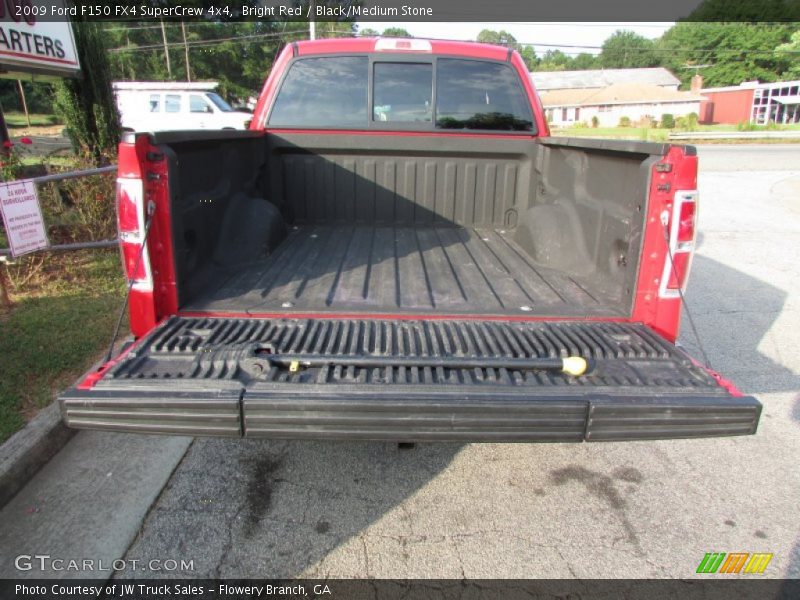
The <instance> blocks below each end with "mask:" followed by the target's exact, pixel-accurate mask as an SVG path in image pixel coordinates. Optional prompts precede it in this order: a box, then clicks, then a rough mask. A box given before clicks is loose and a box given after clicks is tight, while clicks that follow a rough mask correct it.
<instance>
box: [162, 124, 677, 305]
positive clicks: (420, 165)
mask: <svg viewBox="0 0 800 600" xmlns="http://www.w3.org/2000/svg"><path fill="white" fill-rule="evenodd" d="M161 138H162V140H163V143H164V144H165V145H166V146H167V147H168V148H167V155H168V157H169V159H170V161H171V177H170V189H171V192H172V215H173V234H174V245H175V250H176V253H175V256H176V271H177V276H178V290H179V304H180V305H185V304H186V303H188V302H190V301H191V300H192V299H193V298H194V297H195V296H196V295H197V294H199V293H200V292H202V291H203V290H205V289H207V288H208V287H209V286H210V285H214V282H215V281H216V280H217V279H218V277H219V273H220V269H222V270H224V269H226V268H233V267H236V266H237V265H239V264H242V263H243V262H246V261H248V260H252V261H258V260H263V258H264V257H265V256H267V255H269V254H270V253H271V252H273V251H274V250H275V248H276V247H277V246H278V245H279V244H280V242H281V241H282V239H283V236H285V232H286V231H287V230H288V229H289V228H291V227H292V226H294V225H301V226H302V225H309V224H316V225H328V224H330V225H333V224H337V223H346V224H364V225H376V226H383V225H385V226H398V227H399V226H403V227H408V226H413V227H427V226H436V227H467V228H492V229H497V230H501V231H504V232H506V233H508V234H510V235H511V236H512V239H513V240H514V241H515V242H516V243H517V244H518V245H519V246H520V247H521V248H522V249H523V250H524V251H525V252H526V253H527V255H528V256H527V257H526V259H527V260H529V261H530V262H531V263H532V264H533V265H536V266H541V267H545V268H553V269H558V270H560V271H563V272H565V273H568V274H570V275H575V276H580V277H581V278H582V279H581V281H582V285H584V286H587V285H588V286H589V288H590V289H588V290H587V291H589V292H590V293H591V292H592V291H593V290H596V291H597V292H598V295H604V296H605V297H609V298H611V299H612V301H613V302H615V303H616V307H615V308H616V311H617V314H619V311H620V310H621V311H622V312H623V313H628V312H629V311H630V308H631V304H632V296H633V291H634V290H635V288H636V286H635V282H636V276H637V269H638V261H639V254H640V248H641V236H642V229H643V219H644V214H645V209H646V202H647V190H648V185H649V173H650V169H651V166H652V163H653V161H655V160H658V158H659V157H660V156H661V155H662V154H663V152H664V151H665V149H664V148H663V147H662V146H660V145H655V144H643V143H636V142H633V143H625V142H623V143H615V142H594V141H588V140H587V141H585V143H584V142H580V143H579V142H576V141H570V142H567V141H561V140H556V139H553V138H544V139H540V140H531V139H530V138H524V137H520V138H506V137H504V138H492V137H486V136H484V137H481V136H459V137H440V136H418V135H392V134H385V135H383V134H381V135H372V134H371V135H358V134H352V133H341V134H307V133H281V134H266V135H262V136H260V137H259V136H253V135H233V134H228V135H227V136H225V135H223V136H220V135H217V136H216V139H212V140H207V141H201V140H199V139H197V138H196V137H193V136H188V135H187V136H186V137H185V139H183V138H182V137H181V135H180V134H172V135H169V136H166V135H162V136H161ZM155 141H156V142H157V143H158V142H159V141H160V140H159V139H158V137H157V138H156V139H155Z"/></svg>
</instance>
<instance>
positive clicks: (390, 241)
mask: <svg viewBox="0 0 800 600" xmlns="http://www.w3.org/2000/svg"><path fill="white" fill-rule="evenodd" d="M211 280H212V281H214V283H213V284H212V285H209V286H208V288H209V289H208V290H207V291H206V292H204V293H202V294H200V295H199V296H198V297H197V298H196V299H195V300H194V301H192V302H190V303H189V304H188V305H186V306H184V307H183V308H184V310H202V311H228V312H230V311H233V312H239V311H241V312H250V313H259V312H270V311H287V310H289V311H291V310H297V311H328V310H330V311H339V312H341V311H370V312H384V313H386V312H390V313H398V312H425V311H437V312H447V313H448V314H468V313H482V314H509V313H511V314H537V315H538V314H541V315H548V316H580V315H587V316H589V315H590V316H598V315H617V314H619V310H620V307H619V302H618V301H617V302H616V303H615V302H614V301H613V300H611V299H608V298H602V297H598V294H597V293H596V292H593V293H589V292H588V291H587V289H586V288H587V286H586V285H585V284H583V285H582V284H581V281H580V279H578V278H574V277H569V276H566V275H564V274H563V273H560V272H558V271H553V270H551V269H543V268H541V267H534V265H533V264H532V263H531V261H530V260H529V259H528V258H527V256H526V254H525V252H524V251H523V250H522V249H520V248H519V246H517V245H516V244H515V243H514V242H513V241H511V240H510V239H509V237H507V236H505V235H503V233H502V232H500V231H495V230H489V229H477V230H476V229H464V228H460V227H391V226H390V227H380V226H370V225H366V226H361V225H356V226H303V227H297V228H294V229H292V230H290V233H289V236H288V238H287V239H286V240H285V241H284V242H283V244H281V246H280V247H279V248H278V249H277V250H276V251H275V252H274V253H273V254H272V255H271V256H270V257H269V258H267V259H265V260H263V261H260V262H257V263H251V264H248V265H246V266H242V267H240V268H238V269H233V270H231V269H226V270H222V269H220V270H219V272H218V273H215V274H213V276H212V277H211Z"/></svg>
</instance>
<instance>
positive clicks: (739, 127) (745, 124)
mask: <svg viewBox="0 0 800 600" xmlns="http://www.w3.org/2000/svg"><path fill="white" fill-rule="evenodd" d="M756 129H758V125H756V124H755V123H750V122H749V121H741V122H740V123H737V124H736V131H755V130H756Z"/></svg>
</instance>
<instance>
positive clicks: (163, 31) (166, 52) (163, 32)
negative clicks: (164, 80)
mask: <svg viewBox="0 0 800 600" xmlns="http://www.w3.org/2000/svg"><path fill="white" fill-rule="evenodd" d="M161 39H162V40H163V41H164V58H166V59H167V76H168V77H169V78H170V79H172V68H171V66H170V64H169V47H168V46H167V30H166V29H165V28H164V19H161ZM184 41H186V40H184Z"/></svg>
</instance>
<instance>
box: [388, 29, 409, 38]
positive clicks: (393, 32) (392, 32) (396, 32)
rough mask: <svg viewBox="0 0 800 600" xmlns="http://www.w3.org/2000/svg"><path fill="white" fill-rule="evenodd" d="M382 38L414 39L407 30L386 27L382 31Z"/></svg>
mask: <svg viewBox="0 0 800 600" xmlns="http://www.w3.org/2000/svg"><path fill="white" fill-rule="evenodd" d="M383 36H384V37H404V38H410V37H414V36H413V35H411V34H410V33H408V31H407V30H405V29H403V28H402V27H388V28H386V29H384V30H383Z"/></svg>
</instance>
